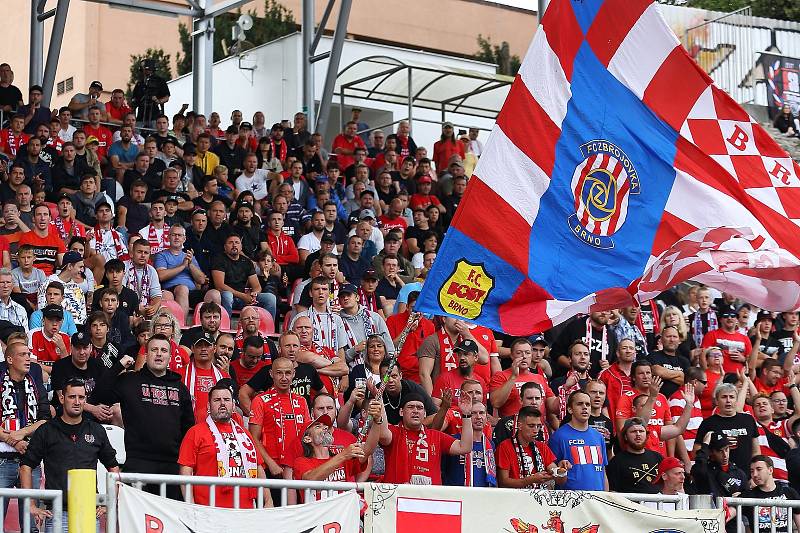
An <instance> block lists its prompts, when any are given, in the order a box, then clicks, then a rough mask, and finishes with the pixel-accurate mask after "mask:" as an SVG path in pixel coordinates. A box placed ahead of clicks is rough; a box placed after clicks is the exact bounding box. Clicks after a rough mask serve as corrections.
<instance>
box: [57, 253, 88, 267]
mask: <svg viewBox="0 0 800 533" xmlns="http://www.w3.org/2000/svg"><path fill="white" fill-rule="evenodd" d="M80 261H83V256H82V255H81V254H79V253H78V252H76V251H75V250H70V251H68V252H67V253H65V254H64V257H62V258H61V268H62V269H63V268H66V267H67V265H72V264H75V263H78V262H80Z"/></svg>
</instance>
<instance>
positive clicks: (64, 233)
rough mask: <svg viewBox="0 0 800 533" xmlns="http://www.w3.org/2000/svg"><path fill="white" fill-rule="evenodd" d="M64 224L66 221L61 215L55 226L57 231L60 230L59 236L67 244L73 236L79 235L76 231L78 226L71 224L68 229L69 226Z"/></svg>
mask: <svg viewBox="0 0 800 533" xmlns="http://www.w3.org/2000/svg"><path fill="white" fill-rule="evenodd" d="M68 220H69V219H67V221H68ZM64 222H65V219H64V218H62V217H61V215H58V216H57V217H56V218H55V220H53V224H55V226H56V229H57V230H58V236H59V237H61V240H62V241H64V243H65V244H66V243H67V242H69V240H70V239H71V238H72V237H73V236H75V235H77V233H76V231H75V228H76V227H77V224H75V223H74V222H71V223H70V226H69V229H67V226H66V224H64Z"/></svg>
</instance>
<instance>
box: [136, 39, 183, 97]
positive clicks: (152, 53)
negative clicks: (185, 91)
mask: <svg viewBox="0 0 800 533" xmlns="http://www.w3.org/2000/svg"><path fill="white" fill-rule="evenodd" d="M169 57H170V55H169V54H167V53H164V49H163V48H148V49H147V50H146V51H145V53H143V54H131V71H130V72H131V73H130V78H129V79H128V87H127V89H126V94H127V96H128V97H130V95H131V92H132V91H133V87H134V85H136V82H137V81H139V79H140V78H141V75H142V71H141V65H142V61H143V60H145V59H152V60H154V61H155V62H156V74H158V75H159V76H161V77H162V78H164V79H165V80H171V79H172V69H171V68H170V66H169Z"/></svg>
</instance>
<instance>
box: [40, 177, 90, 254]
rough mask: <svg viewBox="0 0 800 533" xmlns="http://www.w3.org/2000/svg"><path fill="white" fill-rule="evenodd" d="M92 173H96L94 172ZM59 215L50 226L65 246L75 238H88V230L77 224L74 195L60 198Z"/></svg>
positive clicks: (62, 195) (63, 194) (65, 195)
mask: <svg viewBox="0 0 800 533" xmlns="http://www.w3.org/2000/svg"><path fill="white" fill-rule="evenodd" d="M90 172H94V171H93V170H92V171H90ZM56 207H58V214H57V215H56V218H54V219H53V221H52V222H50V225H51V226H53V227H54V228H55V230H56V231H57V232H58V236H59V237H61V240H63V241H64V244H65V245H67V244H69V241H70V240H71V239H72V238H73V237H86V228H85V227H84V225H83V224H78V223H76V222H75V214H76V213H75V208H74V206H73V200H72V195H70V194H66V193H62V194H61V195H59V197H58V203H56Z"/></svg>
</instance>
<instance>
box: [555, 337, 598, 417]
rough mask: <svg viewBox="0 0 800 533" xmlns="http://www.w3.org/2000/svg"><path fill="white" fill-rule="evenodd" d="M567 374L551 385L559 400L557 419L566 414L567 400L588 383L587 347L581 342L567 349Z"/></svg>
mask: <svg viewBox="0 0 800 533" xmlns="http://www.w3.org/2000/svg"><path fill="white" fill-rule="evenodd" d="M568 353H569V372H567V374H566V375H565V376H561V377H558V378H554V379H553V381H552V382H551V385H552V387H553V389H554V391H555V393H556V395H557V396H558V399H559V412H558V417H559V419H562V418H564V417H565V416H566V414H567V398H568V397H569V395H570V394H571V393H572V392H573V391H576V390H582V389H583V388H584V387H585V386H586V383H588V382H589V379H591V377H590V376H589V346H588V345H586V344H585V343H584V342H583V341H579V340H578V341H575V342H573V343H572V345H571V346H570V347H569V350H568Z"/></svg>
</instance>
